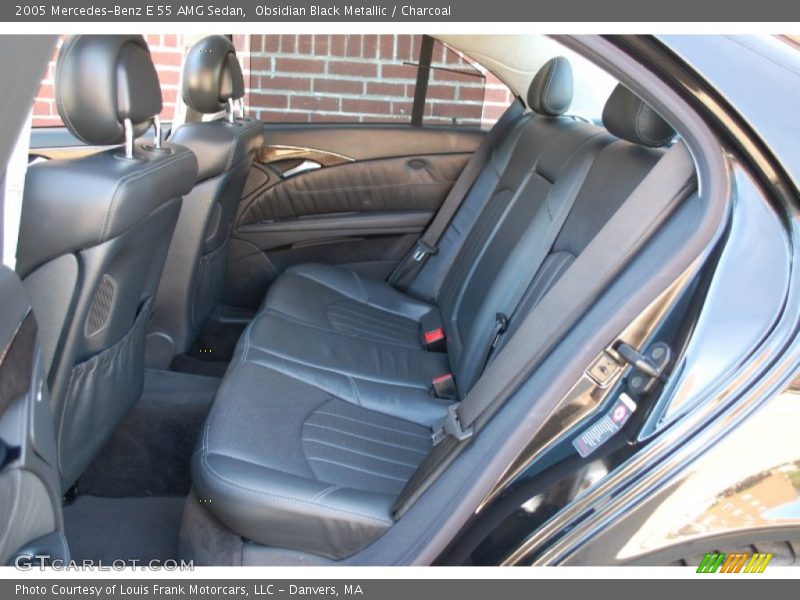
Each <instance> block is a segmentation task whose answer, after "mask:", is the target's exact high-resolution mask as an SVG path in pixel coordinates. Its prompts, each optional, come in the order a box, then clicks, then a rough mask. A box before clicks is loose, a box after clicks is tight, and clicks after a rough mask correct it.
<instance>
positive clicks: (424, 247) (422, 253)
mask: <svg viewBox="0 0 800 600" xmlns="http://www.w3.org/2000/svg"><path fill="white" fill-rule="evenodd" d="M438 251H439V249H438V248H436V247H434V246H431V245H429V244H426V243H425V242H423V241H422V240H419V241H418V242H417V247H416V248H414V253H413V254H412V255H411V260H413V261H414V262H422V261H423V260H425V259H426V258H428V256H430V255H431V254H436V253H437V252H438Z"/></svg>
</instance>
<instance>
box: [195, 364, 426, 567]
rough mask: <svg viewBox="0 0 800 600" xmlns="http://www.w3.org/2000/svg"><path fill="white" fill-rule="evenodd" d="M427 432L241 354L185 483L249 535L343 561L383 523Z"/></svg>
mask: <svg viewBox="0 0 800 600" xmlns="http://www.w3.org/2000/svg"><path fill="white" fill-rule="evenodd" d="M430 439H431V438H430V429H429V428H427V427H423V426H421V425H417V424H414V423H410V422H408V421H404V420H401V419H397V418H393V417H389V416H386V415H384V414H381V413H378V412H376V411H371V410H368V409H365V408H363V407H359V406H356V405H354V404H352V403H351V402H349V401H345V400H342V399H340V398H337V397H336V396H335V395H334V394H331V393H329V392H328V391H325V390H322V389H320V388H318V387H315V386H313V385H310V384H309V383H306V382H303V381H301V380H300V379H298V378H295V377H291V376H289V375H286V374H284V373H280V372H278V371H276V370H274V369H271V368H269V367H265V366H263V365H259V364H257V363H254V362H251V361H248V360H242V361H240V362H239V363H238V364H237V365H236V366H235V367H233V368H232V370H231V371H230V372H229V373H228V375H227V377H226V378H225V381H224V382H223V385H222V386H221V388H220V390H219V392H218V394H217V399H216V401H215V403H214V406H213V408H212V410H211V413H210V415H209V417H208V419H207V421H206V425H205V429H204V431H203V435H202V440H201V445H200V448H199V449H198V451H197V453H196V455H195V460H194V462H193V478H194V484H195V487H196V489H197V492H198V496H199V497H200V499H201V500H207V501H208V502H209V505H208V506H209V508H211V509H212V510H213V512H214V514H215V515H216V516H217V517H218V518H219V519H220V520H221V521H222V522H223V523H225V524H226V525H227V526H228V527H229V528H231V529H232V530H233V531H236V532H239V533H242V534H244V535H245V536H246V537H247V538H248V539H250V540H253V541H255V542H258V543H261V544H266V545H269V546H277V547H282V548H294V549H297V550H303V551H307V552H313V553H316V554H320V555H322V556H327V557H330V558H344V557H347V556H349V555H350V554H353V553H354V552H356V551H358V550H360V549H361V548H363V547H365V546H366V545H368V544H369V543H371V542H372V541H374V540H375V539H376V538H377V537H378V536H380V535H381V534H382V533H383V532H384V531H385V530H386V529H388V528H389V527H390V526H391V525H392V518H391V507H392V504H393V502H394V499H395V497H396V496H397V495H398V494H399V493H400V491H401V490H402V488H403V486H404V485H405V482H406V481H407V480H408V478H409V477H410V476H411V474H412V473H413V472H414V470H415V469H416V467H417V465H418V464H419V463H420V462H421V461H422V459H423V458H424V457H425V455H426V454H427V453H428V451H429V450H430V445H431V442H430Z"/></svg>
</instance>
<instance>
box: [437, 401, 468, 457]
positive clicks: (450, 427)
mask: <svg viewBox="0 0 800 600" xmlns="http://www.w3.org/2000/svg"><path fill="white" fill-rule="evenodd" d="M459 406H461V402H456V403H454V404H451V405H450V406H448V407H447V415H446V416H445V418H444V423H442V425H441V426H440V427H439V428H438V429H437V430H436V431H434V432H433V435H432V436H431V439H432V440H433V445H434V446H436V445H437V444H439V443H440V442H441V441H442V440H443V439H444V438H446V437H447V436H448V435H450V436H452V437H454V438H455V439H457V440H458V441H459V442H463V441H464V440H468V439H469V438H471V437H472V434H473V433H475V429H474V428H473V427H472V425H470V426H469V427H467V428H466V429H464V428H463V427H462V426H461V421H459V419H458V407H459Z"/></svg>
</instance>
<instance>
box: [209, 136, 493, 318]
mask: <svg viewBox="0 0 800 600" xmlns="http://www.w3.org/2000/svg"><path fill="white" fill-rule="evenodd" d="M482 136H483V133H482V132H476V131H469V130H464V131H459V130H452V129H423V128H412V127H409V126H406V127H396V126H395V127H392V126H366V127H362V126H341V125H338V126H333V125H324V124H313V125H308V124H306V125H271V124H270V125H267V126H266V127H265V146H264V148H262V151H261V152H260V153H259V155H258V160H257V161H256V162H255V163H254V165H253V167H252V169H251V171H250V175H249V177H248V181H247V184H246V185H245V191H244V195H243V199H242V202H241V203H240V206H239V210H238V212H237V217H236V220H235V226H234V230H233V232H232V237H231V242H230V247H229V254H228V269H227V280H226V284H225V294H224V297H223V302H225V303H226V304H228V305H231V306H238V307H248V308H252V307H255V306H258V304H259V303H260V302H261V300H262V299H263V296H264V293H265V292H266V290H267V289H268V287H269V285H270V284H271V282H272V281H274V279H275V278H276V277H277V276H278V275H280V274H281V273H282V272H283V271H284V270H286V268H288V267H289V266H291V265H293V264H299V263H302V262H324V263H328V264H337V265H346V266H348V267H349V268H352V269H354V270H356V271H357V272H359V273H361V274H362V275H365V276H368V277H375V278H380V279H384V278H386V277H387V276H388V275H389V274H390V273H391V271H392V269H394V267H395V266H396V265H397V263H398V262H399V261H400V260H401V259H402V258H403V257H404V256H405V255H406V254H407V252H408V251H409V249H410V248H411V246H412V245H413V244H414V242H415V241H416V240H417V238H418V237H419V235H420V234H421V233H422V232H423V231H424V230H425V227H426V226H427V225H428V223H430V221H431V219H432V218H433V216H434V215H435V214H436V211H437V210H438V209H439V207H440V206H441V204H442V202H443V201H444V199H445V197H446V196H447V193H448V192H449V191H450V188H451V187H452V186H453V183H454V182H455V180H456V179H457V178H458V176H459V174H460V173H461V171H462V170H463V168H464V165H465V164H466V162H467V160H468V159H469V157H470V155H471V153H472V152H473V151H474V150H475V147H476V146H477V144H478V143H480V140H481V139H482Z"/></svg>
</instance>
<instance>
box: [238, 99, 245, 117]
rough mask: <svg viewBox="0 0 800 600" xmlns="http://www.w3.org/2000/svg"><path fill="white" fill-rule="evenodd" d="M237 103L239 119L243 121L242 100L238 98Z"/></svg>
mask: <svg viewBox="0 0 800 600" xmlns="http://www.w3.org/2000/svg"><path fill="white" fill-rule="evenodd" d="M237 102H238V104H239V118H240V119H241V120H242V121H244V98H239V100H237Z"/></svg>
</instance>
